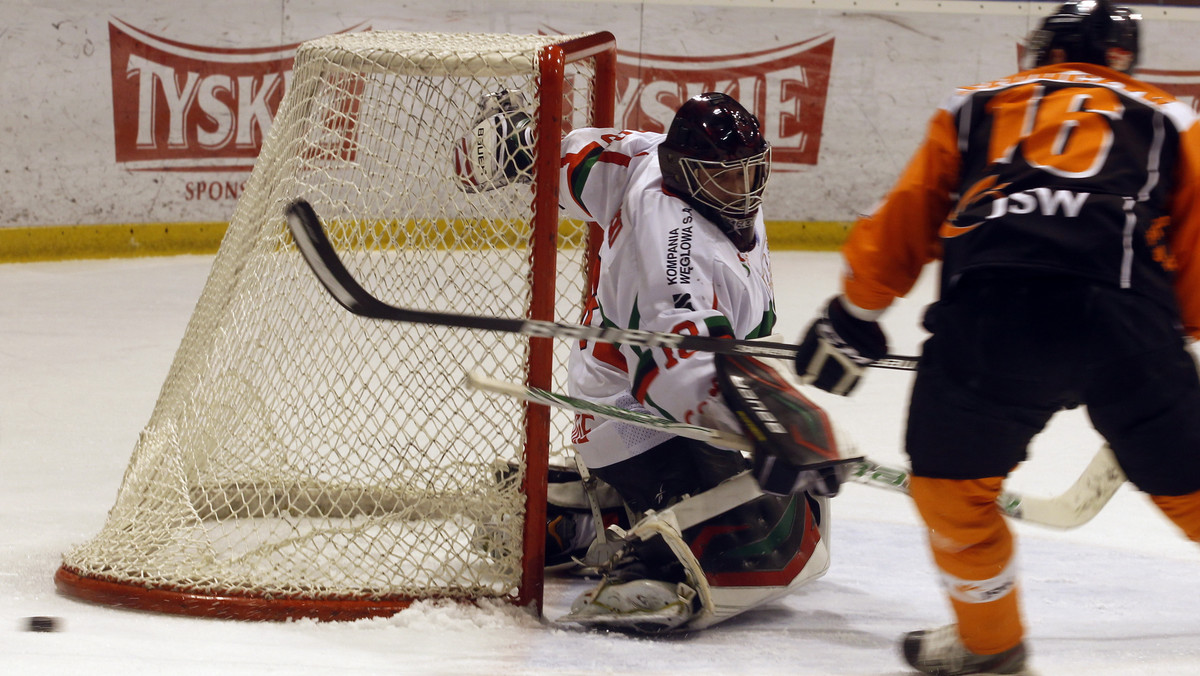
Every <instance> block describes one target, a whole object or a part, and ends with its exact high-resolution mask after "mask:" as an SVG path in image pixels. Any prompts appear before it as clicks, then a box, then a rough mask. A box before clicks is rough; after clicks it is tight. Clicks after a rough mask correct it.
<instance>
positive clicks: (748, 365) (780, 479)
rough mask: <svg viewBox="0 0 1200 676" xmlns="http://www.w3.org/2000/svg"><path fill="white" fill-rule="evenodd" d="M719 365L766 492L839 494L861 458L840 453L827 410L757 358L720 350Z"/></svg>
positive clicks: (725, 393) (730, 404)
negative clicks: (750, 443)
mask: <svg viewBox="0 0 1200 676" xmlns="http://www.w3.org/2000/svg"><path fill="white" fill-rule="evenodd" d="M716 365H717V383H718V385H719V386H720V389H721V395H722V397H723V398H724V400H725V404H726V406H728V407H729V409H730V410H731V411H733V413H734V415H735V416H737V418H738V421H739V422H740V423H741V425H742V427H743V429H744V431H745V433H746V436H747V437H748V438H749V439H750V440H751V441H752V442H753V444H754V450H753V452H752V460H753V472H754V477H755V479H756V480H757V481H758V484H759V486H760V487H762V489H763V491H764V492H766V493H772V494H775V495H791V494H795V493H803V492H808V493H813V494H815V495H820V496H824V497H833V496H834V495H837V493H838V490H839V489H840V487H841V484H842V482H843V481H844V480H845V479H846V477H847V476H848V475H849V473H850V471H851V469H852V468H853V466H854V464H856V463H858V462H859V461H861V460H862V457H861V456H859V457H853V458H846V457H843V456H842V449H841V448H840V447H839V443H838V437H837V434H836V433H835V432H834V427H833V425H832V423H831V422H830V421H829V416H827V415H826V414H825V411H823V410H821V408H820V407H819V406H817V405H816V404H814V403H812V402H811V401H809V400H808V399H806V398H805V397H804V396H803V395H802V394H800V392H798V391H797V390H796V388H794V387H792V386H791V384H790V383H788V382H787V381H786V380H784V379H783V377H782V376H780V375H779V373H778V372H777V371H775V370H774V369H772V368H771V367H769V366H767V365H766V364H764V363H762V362H761V361H759V360H757V359H755V358H753V357H747V356H741V355H724V354H718V355H717V358H716Z"/></svg>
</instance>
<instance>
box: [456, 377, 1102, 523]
mask: <svg viewBox="0 0 1200 676" xmlns="http://www.w3.org/2000/svg"><path fill="white" fill-rule="evenodd" d="M467 383H468V384H469V385H470V386H471V387H472V388H474V389H477V390H483V391H485V392H491V393H493V394H502V395H505V396H510V397H515V398H517V399H522V400H525V401H529V402H533V403H536V404H542V405H545V406H553V407H555V408H561V409H565V410H568V411H574V412H576V413H591V414H594V415H598V416H601V417H604V418H610V419H613V420H619V421H621V422H625V423H629V424H631V425H637V426H639V427H647V428H650V429H657V430H662V431H665V432H670V433H671V434H676V435H678V436H682V437H687V438H689V439H697V440H699V441H704V442H707V443H710V444H715V445H719V446H722V447H724V448H732V449H735V450H739V451H750V450H751V449H752V448H753V444H752V443H751V442H750V440H749V439H747V438H745V437H743V436H741V435H738V434H733V433H731V432H725V431H722V430H716V429H711V428H707V427H700V426H697V425H689V424H686V423H679V422H675V421H672V420H667V419H666V418H659V417H657V416H653V415H648V414H645V413H638V412H636V411H630V410H627V409H623V408H619V407H616V406H607V405H604V404H597V403H595V402H591V401H586V400H584V399H578V398H576V397H571V396H568V395H565V394H559V393H557V392H548V391H546V390H542V389H539V388H536V387H529V386H527V385H519V384H517V383H509V382H504V381H502V380H496V379H494V378H489V377H487V376H483V375H480V374H477V373H469V374H467ZM849 479H850V480H851V481H854V482H856V483H861V484H866V485H868V486H874V487H875V488H882V489H885V490H892V491H897V492H900V493H905V494H907V493H908V482H909V472H908V470H906V469H901V468H899V467H890V466H887V465H881V464H879V463H877V462H875V461H873V460H871V459H869V458H863V459H861V460H858V461H856V462H855V463H853V464H852V470H851V474H850V477H849ZM1123 483H1125V475H1124V474H1123V473H1122V472H1121V468H1120V467H1119V466H1118V465H1117V461H1116V458H1115V457H1114V456H1113V454H1112V450H1111V449H1109V447H1108V445H1107V444H1106V445H1104V446H1103V447H1101V449H1100V451H1099V452H1097V453H1096V455H1095V457H1093V458H1092V460H1091V462H1090V463H1088V466H1087V467H1086V468H1085V469H1084V470H1083V473H1082V474H1081V475H1080V476H1079V478H1078V479H1076V480H1075V483H1074V484H1073V485H1072V486H1071V487H1070V488H1068V489H1067V490H1066V491H1065V492H1064V493H1062V494H1060V495H1056V496H1053V497H1047V498H1042V497H1036V496H1029V495H1024V494H1022V493H1019V492H1015V491H1004V492H1003V493H1001V494H1000V497H998V498H996V504H997V505H998V506H999V507H1000V510H1001V511H1002V512H1004V514H1006V515H1007V516H1010V517H1012V518H1014V519H1018V520H1021V521H1025V522H1028V523H1032V524H1037V525H1039V526H1046V527H1049V528H1059V529H1064V530H1065V529H1070V528H1078V527H1079V526H1082V525H1083V524H1085V523H1087V522H1088V521H1091V520H1092V518H1093V517H1095V516H1096V515H1097V514H1099V513H1100V510H1101V509H1103V508H1104V505H1106V504H1108V501H1109V499H1111V498H1112V496H1113V495H1114V494H1115V493H1116V492H1117V489H1119V488H1120V487H1121V485H1122V484H1123ZM739 485H740V486H741V488H739V489H738V490H741V491H745V490H747V489H746V487H745V483H744V480H743V483H742V484H739ZM730 490H732V488H731V489H730Z"/></svg>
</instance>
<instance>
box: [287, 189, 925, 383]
mask: <svg viewBox="0 0 1200 676" xmlns="http://www.w3.org/2000/svg"><path fill="white" fill-rule="evenodd" d="M285 216H286V217H287V222H288V227H289V228H290V229H291V232H292V238H293V239H294V240H295V241H296V245H297V246H298V247H299V249H300V253H301V254H302V255H303V256H304V260H305V262H307V263H308V266H309V267H310V268H312V270H313V272H314V273H315V274H316V276H317V279H319V280H320V281H321V284H322V285H323V286H324V287H325V289H326V290H327V291H329V293H330V295H332V296H333V297H334V299H336V300H337V301H338V303H340V304H341V305H342V306H343V307H345V308H346V309H347V310H349V311H350V312H353V313H354V314H356V315H359V316H362V317H370V318H373V319H386V320H389V321H397V322H413V323H418V324H434V325H438V326H454V327H459V328H466V329H480V330H484V331H500V332H504V333H518V334H521V335H524V336H530V337H534V338H558V339H565V340H587V341H598V342H602V343H621V344H625V345H640V346H643V347H650V348H670V349H675V350H697V351H700V352H717V353H722V354H744V355H750V356H754V357H774V358H776V359H795V357H796V353H797V352H798V351H799V346H798V345H792V344H789V343H769V342H763V341H751V340H732V339H727V338H714V337H712V336H688V335H683V334H678V333H661V332H654V331H639V330H636V329H619V328H615V327H601V326H585V325H582V324H568V323H565V322H550V321H543V320H538V319H515V318H506V317H485V316H480V315H467V314H459V313H453V312H430V311H423V310H412V309H408V308H402V307H397V306H395V305H389V304H388V303H385V302H383V301H381V300H379V299H378V298H376V297H375V296H373V295H371V293H370V292H369V291H367V290H366V289H364V288H363V287H362V285H360V284H359V283H358V281H357V280H356V279H354V276H353V275H352V274H350V271H349V270H348V269H346V266H345V264H343V263H342V260H341V258H339V257H338V254H337V251H336V249H334V247H333V243H332V242H330V240H329V236H328V235H327V234H326V232H325V228H324V226H323V225H322V224H321V219H320V217H319V216H317V212H316V211H315V210H314V209H313V208H312V205H311V204H309V203H308V202H306V201H305V200H296V201H294V202H292V203H291V204H289V205H288V206H287V208H286V209H285ZM916 364H917V359H916V358H915V357H905V356H897V355H888V356H887V357H885V358H884V359H881V360H879V361H877V362H875V363H873V364H872V366H875V367H877V368H886V369H897V370H906V371H911V370H913V369H915V368H916Z"/></svg>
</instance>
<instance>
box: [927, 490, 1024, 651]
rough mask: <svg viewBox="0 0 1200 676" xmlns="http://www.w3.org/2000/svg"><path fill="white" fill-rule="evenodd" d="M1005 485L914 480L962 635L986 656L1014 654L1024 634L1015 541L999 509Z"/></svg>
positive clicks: (938, 564)
mask: <svg viewBox="0 0 1200 676" xmlns="http://www.w3.org/2000/svg"><path fill="white" fill-rule="evenodd" d="M1003 483H1004V479H1003V477H991V478H987V479H975V480H969V481H959V480H951V479H929V478H926V477H913V478H912V483H911V485H910V491H911V493H912V497H913V501H914V502H915V503H916V505H917V510H918V511H919V512H920V514H921V518H922V519H924V520H925V525H926V526H927V527H928V529H929V545H930V548H931V549H932V550H933V559H934V562H935V563H936V564H937V566H938V568H939V569H940V571H941V573H942V580H943V583H944V584H945V586H946V590H947V593H948V595H949V596H950V604H951V607H952V608H953V609H954V614H955V615H956V616H957V618H958V631H959V635H960V636H961V637H962V640H963V644H964V645H966V646H967V649H969V650H971V651H972V652H975V653H978V654H981V655H990V654H994V653H999V652H1003V651H1005V650H1008V649H1009V648H1012V647H1013V646H1015V645H1017V644H1018V643H1020V641H1021V638H1022V636H1023V635H1024V627H1023V626H1022V624H1021V612H1020V605H1019V600H1018V596H1017V575H1016V563H1015V561H1014V560H1013V552H1014V543H1013V537H1012V533H1011V532H1010V531H1009V529H1008V524H1007V523H1005V521H1004V517H1003V516H1002V515H1001V514H1000V509H999V508H998V507H997V506H996V497H997V496H999V495H1000V491H1001V488H1002V487H1003Z"/></svg>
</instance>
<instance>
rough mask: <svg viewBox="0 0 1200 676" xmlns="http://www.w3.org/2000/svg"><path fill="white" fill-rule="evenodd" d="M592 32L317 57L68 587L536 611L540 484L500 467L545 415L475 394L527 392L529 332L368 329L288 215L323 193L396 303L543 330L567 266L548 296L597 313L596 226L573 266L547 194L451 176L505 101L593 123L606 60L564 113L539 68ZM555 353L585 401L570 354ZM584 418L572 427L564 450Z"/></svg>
mask: <svg viewBox="0 0 1200 676" xmlns="http://www.w3.org/2000/svg"><path fill="white" fill-rule="evenodd" d="M575 37H579V36H515V35H448V34H414V33H388V32H381V33H364V34H351V35H337V36H330V37H326V38H322V39H319V40H315V41H312V42H309V43H305V44H304V45H303V46H302V47H301V48H300V50H299V51H298V53H297V57H296V61H295V71H294V77H293V80H292V81H291V83H290V85H289V89H288V92H287V94H286V96H285V98H284V101H283V103H282V104H281V106H280V109H279V113H278V115H277V117H276V119H275V122H274V125H273V128H272V130H271V133H270V136H269V139H268V140H267V142H266V143H265V144H264V148H263V151H262V153H261V155H260V157H259V159H258V162H257V164H256V166H255V169H254V171H253V173H252V175H251V177H250V179H249V182H248V184H247V187H246V191H245V194H244V195H243V197H242V198H241V200H240V201H239V203H238V205H237V208H236V210H235V213H234V216H233V219H232V222H231V223H230V227H229V231H228V233H227V235H226V237H225V240H224V241H223V243H222V245H221V250H220V252H219V253H218V255H217V257H216V260H215V262H214V264H213V269H212V272H211V274H210V277H209V280H208V282H207V284H206V286H205V289H204V292H203V294H202V296H201V298H200V300H199V303H198V304H197V307H196V309H195V312H194V314H193V317H192V319H191V321H190V323H189V325H188V328H187V332H186V334H185V337H184V339H183V342H182V344H181V346H180V348H179V351H178V353H177V355H176V358H175V361H174V363H173V365H172V367H171V370H170V373H169V374H168V377H167V379H166V382H165V384H164V385H163V388H162V391H161V394H160V397H159V400H158V403H157V405H156V407H155V410H154V413H153V416H152V418H151V420H150V421H149V423H148V424H147V426H146V428H145V430H144V431H143V432H142V435H141V437H140V439H139V441H138V443H137V445H136V447H135V449H134V453H133V458H132V460H131V461H130V464H129V467H128V469H127V471H126V475H125V478H124V481H123V484H122V486H121V488H120V491H119V494H118V496H117V500H116V504H115V506H114V507H113V509H112V511H111V512H110V514H109V517H108V520H107V523H106V524H105V526H104V527H103V529H102V531H101V532H100V533H99V534H98V535H97V536H96V537H95V538H94V539H92V540H91V541H90V542H87V543H85V544H83V545H82V546H80V547H78V548H76V549H74V550H73V551H71V552H69V553H68V554H66V555H65V556H64V562H63V568H62V569H61V570H60V584H62V581H63V579H64V578H65V579H69V580H73V582H69V583H68V584H67V585H66V586H67V591H68V593H72V592H74V593H77V594H79V595H84V596H86V595H88V593H87V592H86V591H84V592H81V589H83V588H84V587H85V586H86V585H85V584H83V582H81V581H87V580H93V581H95V580H99V581H103V582H104V583H113V584H116V585H128V586H129V587H131V588H139V589H146V588H149V589H153V590H156V591H165V592H178V593H183V594H188V595H199V596H212V597H234V598H236V597H250V598H261V599H266V600H271V599H314V600H321V599H324V600H346V599H349V600H382V601H387V600H390V599H403V598H428V597H461V598H479V597H515V596H517V595H518V590H517V589H516V588H517V586H518V585H519V584H520V580H521V571H522V552H521V551H520V545H519V543H520V542H521V535H522V530H521V529H522V519H521V518H520V517H521V515H522V514H523V511H524V508H525V502H524V500H525V497H524V494H523V493H522V490H521V479H522V470H518V471H517V472H516V473H515V474H512V475H511V476H509V477H507V478H506V479H504V480H502V481H501V480H498V479H497V474H496V468H497V466H503V465H505V463H507V461H510V460H513V461H516V464H517V466H518V467H520V466H521V460H522V459H523V457H524V454H525V452H526V450H525V427H524V425H525V422H524V409H523V407H522V406H521V405H520V404H519V403H518V402H516V401H515V400H505V399H501V398H495V397H491V396H487V395H484V394H482V393H476V392H473V391H471V390H470V389H468V388H466V387H464V386H463V385H462V381H463V378H464V376H465V374H466V373H467V372H468V371H471V370H478V371H481V372H483V373H487V374H490V375H493V376H496V377H500V378H504V379H507V380H516V381H524V380H525V378H526V368H527V367H526V363H527V359H528V355H529V340H528V339H525V338H522V337H520V336H514V335H506V334H492V333H485V332H476V331H469V330H459V329H451V328H443V327H431V326H423V325H413V324H399V323H390V322H377V321H372V320H367V319H362V318H359V317H356V316H354V315H352V314H350V313H349V312H347V311H346V310H344V309H343V308H342V307H341V306H339V305H337V304H336V303H335V302H334V301H333V299H332V298H330V297H329V296H328V295H327V294H326V293H325V291H324V290H323V289H322V288H321V287H320V286H319V283H318V282H317V280H316V278H315V277H314V276H313V274H312V273H311V271H309V270H308V268H307V267H305V265H304V263H303V261H302V259H301V257H300V255H299V253H298V252H297V251H296V249H295V247H294V244H292V242H291V240H290V236H289V235H288V234H287V228H286V225H285V222H284V219H283V208H284V206H285V204H287V203H288V202H289V201H291V200H292V199H294V198H297V197H303V198H305V199H308V200H309V201H310V202H311V203H312V204H313V206H314V208H315V209H316V211H317V212H318V213H319V214H320V215H321V217H322V218H323V220H324V221H325V223H326V227H327V229H328V231H329V234H330V237H331V239H332V241H333V242H334V244H335V246H336V247H337V248H338V250H339V251H340V252H341V255H342V257H343V259H344V260H345V262H346V263H347V266H348V267H349V268H350V270H351V272H352V273H353V274H354V275H355V277H356V278H357V279H358V280H359V281H360V282H361V283H362V284H363V286H364V287H366V288H367V289H368V290H369V291H371V292H372V293H373V294H375V295H377V296H379V297H380V298H382V299H383V300H385V301H387V302H389V303H393V304H396V305H402V306H404V307H410V308H414V309H428V310H439V311H453V312H461V313H469V314H489V315H501V316H511V317H525V316H527V314H528V313H529V310H530V304H531V302H532V293H533V291H532V290H531V283H530V272H531V266H533V265H541V266H546V265H553V266H556V270H557V274H556V276H555V280H556V281H555V288H554V289H543V290H542V292H543V293H553V294H554V300H553V305H554V307H555V312H556V318H557V319H566V320H568V321H576V320H577V319H578V309H579V307H580V304H581V301H582V298H583V294H584V284H585V281H586V280H585V258H586V246H585V240H586V232H587V231H586V227H583V226H582V225H581V224H575V223H567V222H564V223H562V224H561V225H560V226H559V234H558V238H557V255H556V260H557V262H555V261H554V260H550V259H545V258H543V259H540V260H537V261H531V244H530V242H531V237H532V236H533V231H534V227H535V226H534V223H535V222H537V219H536V218H535V214H534V211H533V196H534V194H535V192H536V190H537V189H539V187H540V188H541V189H545V180H546V179H545V177H537V176H534V177H532V181H531V182H528V183H519V184H514V185H510V186H506V187H504V188H500V189H497V190H492V191H488V192H482V193H478V194H468V193H465V192H463V191H461V190H459V189H458V188H457V187H456V182H457V180H456V178H455V176H454V173H453V171H452V168H451V167H452V165H451V161H452V160H451V146H452V143H453V141H454V140H455V139H456V138H458V137H460V136H462V135H463V134H465V133H466V131H467V130H468V129H469V128H470V125H471V122H472V119H473V117H474V116H475V115H476V112H477V107H478V102H479V100H480V99H481V97H482V96H483V95H484V94H486V93H488V92H493V91H497V90H499V89H508V90H510V91H519V92H521V93H522V94H523V96H524V97H525V99H526V101H527V102H528V106H529V112H530V114H532V115H534V116H535V119H536V113H535V111H536V110H537V109H538V107H540V106H546V105H562V106H563V109H564V116H563V119H564V129H542V128H538V129H536V132H535V134H536V135H537V136H538V138H539V139H541V138H543V137H544V136H545V135H551V134H552V135H554V138H557V137H558V135H560V134H561V133H563V132H564V131H565V130H566V129H565V128H569V127H571V126H574V125H582V124H592V123H593V120H591V119H589V116H590V115H591V113H590V112H589V111H592V110H593V108H592V103H593V100H594V96H595V92H594V91H593V88H594V87H593V85H594V81H595V59H593V58H583V59H579V60H575V61H571V60H570V59H568V63H567V65H566V68H565V75H564V77H563V94H562V101H561V102H560V101H558V100H557V98H558V97H557V96H555V99H556V100H547V96H548V94H547V93H546V92H547V91H552V90H553V88H547V87H545V86H543V85H544V83H543V82H542V77H543V76H542V75H540V74H539V71H538V67H539V61H538V58H537V55H538V53H539V50H541V49H543V48H545V47H547V45H551V44H555V43H565V44H572V43H569V42H566V41H568V40H572V39H573V38H575ZM538 152H542V151H541V150H540V144H539V151H538ZM556 221H557V214H555V216H554V222H556ZM552 223H553V222H552ZM538 227H541V226H540V225H539V226H538ZM553 349H554V356H553V361H554V364H555V367H554V369H553V372H554V374H553V382H554V383H555V385H556V386H558V387H560V388H561V387H562V386H563V384H562V377H563V373H564V371H565V355H566V350H567V344H566V343H562V344H557V345H555V346H554V347H553ZM570 424H571V419H570V416H568V415H565V414H562V413H560V412H556V413H554V414H553V415H552V429H551V431H550V438H551V444H552V446H553V448H552V449H551V450H552V452H554V451H558V450H560V449H561V448H562V447H563V446H565V444H566V443H568V440H569V429H570ZM538 565H539V566H540V563H539V564H538ZM135 605H136V604H135ZM159 609H164V608H159ZM167 609H169V608H167ZM292 614H304V613H292Z"/></svg>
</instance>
